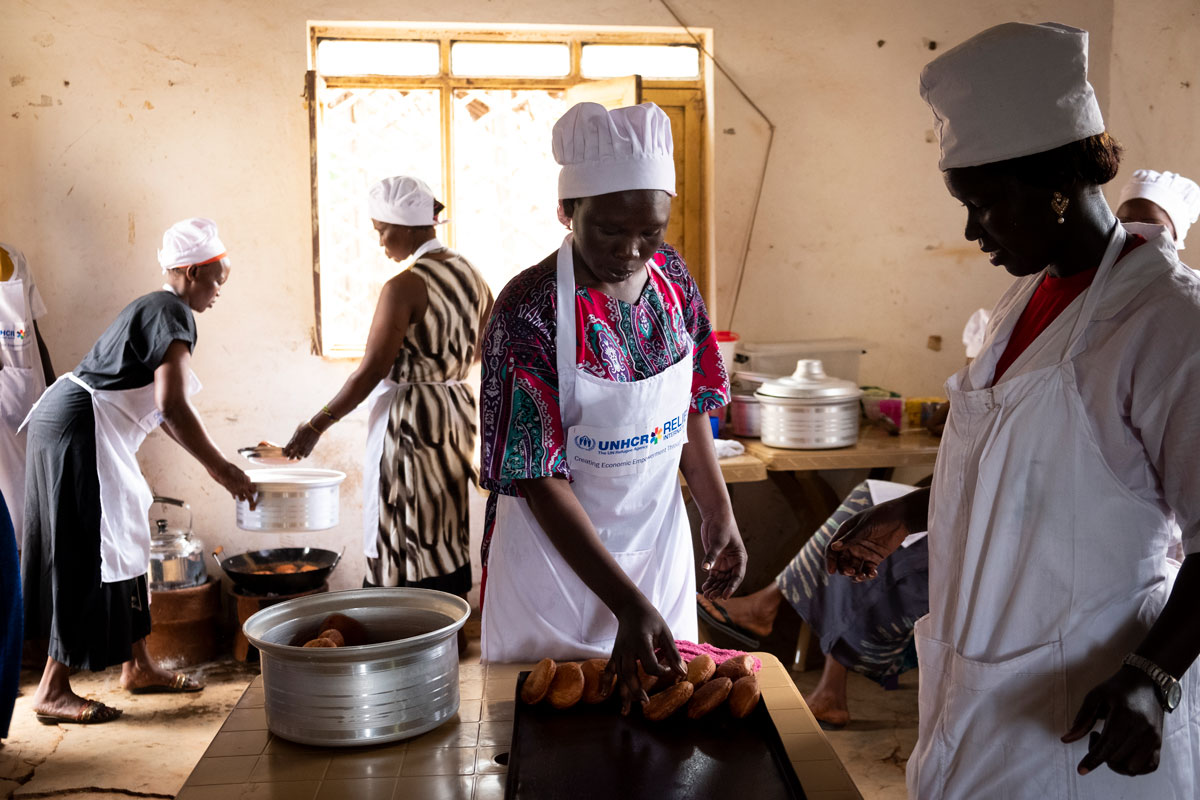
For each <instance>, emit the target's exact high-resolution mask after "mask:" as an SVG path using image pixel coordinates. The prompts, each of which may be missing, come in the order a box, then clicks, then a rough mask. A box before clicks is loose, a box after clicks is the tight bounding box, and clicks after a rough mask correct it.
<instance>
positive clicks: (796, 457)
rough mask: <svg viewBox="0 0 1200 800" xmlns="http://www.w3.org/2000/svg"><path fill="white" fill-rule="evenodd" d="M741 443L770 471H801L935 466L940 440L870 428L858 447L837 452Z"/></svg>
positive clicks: (862, 434) (926, 434)
mask: <svg viewBox="0 0 1200 800" xmlns="http://www.w3.org/2000/svg"><path fill="white" fill-rule="evenodd" d="M739 441H741V443H742V444H743V445H745V446H746V454H747V455H751V456H754V457H755V458H757V459H759V460H760V461H762V463H763V464H764V465H765V466H766V468H767V469H768V470H772V471H788V472H798V471H809V470H820V469H877V468H892V467H918V466H925V465H932V464H933V462H934V460H935V459H936V458H937V451H938V443H939V442H940V441H941V440H940V439H938V438H937V437H936V436H934V435H933V434H931V433H929V432H928V431H925V430H919V431H906V432H904V433H901V434H900V435H899V436H889V435H888V434H886V433H885V432H884V431H883V430H881V429H879V428H877V427H875V426H874V425H868V426H865V427H863V428H862V430H861V431H860V432H859V434H858V443H857V444H855V445H854V446H853V447H842V448H839V449H837V450H785V449H783V448H780V447H769V446H767V445H765V444H763V443H762V442H761V441H759V440H758V439H740V440H739Z"/></svg>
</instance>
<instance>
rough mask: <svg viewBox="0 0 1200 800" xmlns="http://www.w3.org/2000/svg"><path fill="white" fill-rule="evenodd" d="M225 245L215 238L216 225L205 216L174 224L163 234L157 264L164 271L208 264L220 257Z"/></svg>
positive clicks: (222, 254)
mask: <svg viewBox="0 0 1200 800" xmlns="http://www.w3.org/2000/svg"><path fill="white" fill-rule="evenodd" d="M225 254H226V251H225V245H224V243H222V242H221V238H220V237H219V236H217V223H215V222H213V221H212V220H211V219H207V218H206V217H192V218H191V219H185V220H181V221H179V222H176V223H175V224H174V225H172V226H171V227H169V228H167V232H166V233H164V234H163V239H162V249H161V250H159V251H158V265H159V266H160V267H162V270H163V272H166V271H167V270H169V269H174V268H176V267H190V266H191V265H192V264H207V263H208V262H210V261H216V260H217V259H219V258H223V257H224V256H225Z"/></svg>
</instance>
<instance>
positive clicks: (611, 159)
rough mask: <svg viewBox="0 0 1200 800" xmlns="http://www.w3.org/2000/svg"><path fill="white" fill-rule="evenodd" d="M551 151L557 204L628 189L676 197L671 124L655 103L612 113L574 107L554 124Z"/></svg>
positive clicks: (591, 106)
mask: <svg viewBox="0 0 1200 800" xmlns="http://www.w3.org/2000/svg"><path fill="white" fill-rule="evenodd" d="M553 148H554V160H555V161H557V162H558V163H559V164H562V171H561V172H560V173H559V174H558V198H559V199H560V200H565V199H567V198H575V197H594V196H596V195H598V194H608V193H610V192H624V191H628V190H630V189H661V190H662V191H664V192H667V193H668V194H670V195H671V196H672V197H674V196H675V159H674V157H673V155H672V143H671V120H670V118H669V117H668V116H667V115H666V113H665V112H664V111H663V110H662V109H661V108H659V107H658V106H656V105H654V103H642V104H641V105H639V106H626V107H625V108H614V109H613V110H612V111H609V110H608V109H606V108H605V107H604V106H602V105H600V104H599V103H577V104H576V105H574V106H571V108H570V109H569V110H568V111H567V113H566V114H563V115H562V117H561V118H560V119H559V120H558V122H556V123H554V137H553Z"/></svg>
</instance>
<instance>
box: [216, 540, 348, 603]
mask: <svg viewBox="0 0 1200 800" xmlns="http://www.w3.org/2000/svg"><path fill="white" fill-rule="evenodd" d="M341 559H342V554H341V553H335V552H333V551H332V550H319V549H317V548H315V547H276V548H273V549H270V550H252V551H250V552H248V553H242V554H240V555H236V556H227V557H226V558H221V557H220V553H219V552H217V553H213V560H215V561H216V562H217V565H218V566H219V567H220V568H221V570H222V571H223V572H224V573H225V574H226V575H228V576H229V580H231V581H233V585H234V588H236V589H241V590H242V591H244V592H246V593H248V594H299V593H300V592H307V591H308V590H309V589H316V588H317V587H318V586H320V585H321V584H323V583H324V582H325V579H326V578H328V577H329V574H330V573H331V572H333V568H334V567H336V566H337V565H338V562H339V561H341ZM277 564H297V565H300V566H304V565H309V566H313V567H316V569H310V570H308V571H305V572H291V573H272V574H270V575H258V574H255V573H256V572H258V571H260V570H264V569H269V568H270V567H272V566H275V565H277Z"/></svg>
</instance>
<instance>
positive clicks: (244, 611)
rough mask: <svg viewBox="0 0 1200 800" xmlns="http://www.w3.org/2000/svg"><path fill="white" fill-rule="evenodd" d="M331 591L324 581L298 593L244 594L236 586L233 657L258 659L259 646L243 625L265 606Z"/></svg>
mask: <svg viewBox="0 0 1200 800" xmlns="http://www.w3.org/2000/svg"><path fill="white" fill-rule="evenodd" d="M328 591H329V583H328V582H326V583H323V584H321V585H320V586H318V587H317V588H316V589H309V590H308V591H307V592H297V593H296V594H268V595H261V594H244V593H242V592H239V591H238V590H237V589H236V588H234V589H232V594H233V599H234V601H235V605H236V606H237V620H238V624H237V630H235V631H234V632H233V657H234V658H236V659H237V660H238V661H250V660H251V656H253V657H254V659H255V660H257V659H258V648H256V647H254V646H253V645H251V644H250V642H249V641H247V640H246V634H244V633H242V626H243V625H244V624H246V620H248V619H250V617H252V616H254V615H255V614H257V613H258V612H259V611H262V610H263V609H264V608H267V607H269V606H273V605H275V604H276V603H282V602H283V601H284V600H291V599H292V598H294V597H305V596H307V595H310V594H321V593H322V592H328Z"/></svg>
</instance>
